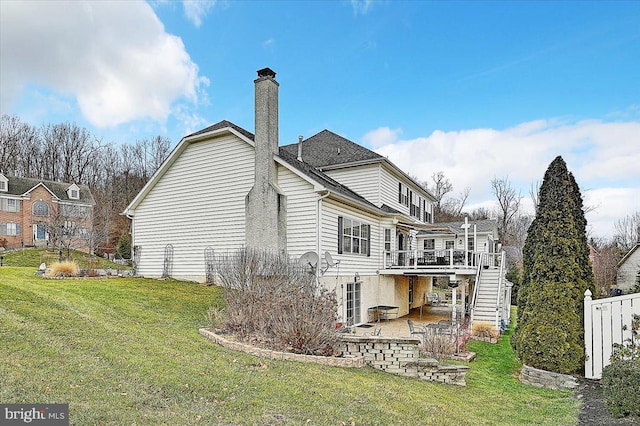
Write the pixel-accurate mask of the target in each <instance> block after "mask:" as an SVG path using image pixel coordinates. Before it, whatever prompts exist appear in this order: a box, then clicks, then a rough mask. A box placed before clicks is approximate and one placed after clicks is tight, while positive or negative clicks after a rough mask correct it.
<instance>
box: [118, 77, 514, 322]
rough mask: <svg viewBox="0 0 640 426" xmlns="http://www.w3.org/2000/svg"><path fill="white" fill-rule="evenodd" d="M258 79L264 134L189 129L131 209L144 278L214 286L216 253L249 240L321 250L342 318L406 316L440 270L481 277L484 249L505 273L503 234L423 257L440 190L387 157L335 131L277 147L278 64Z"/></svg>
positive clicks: (458, 278) (293, 251)
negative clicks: (380, 311)
mask: <svg viewBox="0 0 640 426" xmlns="http://www.w3.org/2000/svg"><path fill="white" fill-rule="evenodd" d="M254 83H255V129H256V134H255V135H253V134H252V133H250V132H248V131H246V130H244V129H242V128H240V127H238V126H236V125H235V124H233V123H230V122H228V121H221V122H219V123H217V124H214V125H212V126H210V127H207V128H205V129H203V130H200V131H198V132H195V133H193V134H190V135H188V136H186V137H184V138H183V139H182V140H181V141H180V142H179V144H178V145H177V146H176V147H175V149H174V150H173V151H172V152H171V154H170V155H169V157H168V158H167V160H166V161H165V162H164V163H163V164H162V166H161V167H160V168H159V169H158V171H157V172H156V173H155V174H154V176H153V177H152V178H151V180H150V181H149V182H148V183H147V185H146V186H145V187H144V188H143V189H142V190H141V192H140V193H139V194H138V195H137V196H136V197H135V198H134V199H133V201H132V202H131V203H130V204H129V206H127V208H126V209H125V211H124V214H125V215H127V216H128V217H129V218H131V219H132V240H133V241H132V246H133V250H134V260H135V267H136V272H137V273H138V274H139V275H143V276H147V277H160V276H172V277H174V278H178V279H186V280H194V281H198V282H205V281H207V279H208V276H207V258H208V256H210V255H211V253H212V252H213V253H218V254H223V253H227V252H234V251H237V250H239V249H242V248H244V247H253V248H262V249H267V250H275V251H278V252H285V253H287V254H288V255H289V256H290V257H291V258H295V259H299V258H301V257H302V256H303V255H304V256H305V258H306V259H314V258H318V259H319V261H318V265H317V268H316V273H317V274H318V275H319V279H320V280H321V282H322V283H323V284H324V285H325V286H327V287H328V288H331V289H336V292H337V295H338V300H339V303H340V306H339V307H338V314H339V315H340V316H341V318H342V321H344V322H346V323H348V324H358V323H361V322H367V321H368V320H369V319H371V318H370V316H369V314H370V313H371V311H372V308H376V307H392V308H397V309H396V312H397V313H398V314H399V315H405V314H407V313H408V312H409V310H410V309H411V308H414V307H419V306H421V305H422V304H423V303H424V301H425V300H426V299H427V296H428V295H429V294H431V293H433V292H434V282H435V277H438V276H447V277H450V278H451V279H452V281H454V282H465V283H467V282H468V281H473V282H476V280H477V279H478V277H479V274H480V271H481V269H482V263H480V262H482V261H483V259H482V257H481V255H480V253H479V252H478V251H477V250H475V248H476V247H482V248H484V249H485V250H484V252H486V253H487V254H491V256H492V257H491V259H489V257H487V258H486V259H485V263H484V264H485V265H489V264H491V265H492V266H491V267H492V269H496V268H495V265H497V264H498V263H499V261H496V260H495V258H496V255H495V254H494V251H495V250H494V248H495V247H494V246H491V247H489V243H490V242H494V243H495V238H496V234H491V236H490V238H489V237H487V239H486V240H482V242H480V240H477V242H476V243H475V245H474V247H472V248H471V249H468V248H466V247H464V246H462V247H459V246H456V247H454V248H453V250H454V251H451V250H450V251H449V253H450V254H451V256H450V257H448V258H447V259H450V261H449V262H447V263H446V264H439V263H437V261H434V262H426V261H419V259H420V258H421V257H422V258H423V259H424V257H425V256H424V255H421V252H423V251H424V247H425V246H424V242H423V241H424V239H425V238H427V237H428V234H425V233H424V232H427V231H428V230H430V229H433V227H434V225H433V224H432V222H433V202H434V197H433V195H432V194H430V193H429V192H427V191H426V190H425V189H424V188H422V187H421V186H420V185H419V184H418V183H417V182H415V181H414V180H413V179H411V178H410V177H409V176H408V175H407V174H406V173H405V172H403V171H402V170H400V169H399V168H398V167H397V166H395V165H394V164H393V163H392V162H390V161H389V160H388V159H387V158H385V157H382V156H381V155H378V154H376V153H375V152H373V151H370V150H369V149H367V148H364V147H362V146H360V145H357V144H355V143H353V142H351V141H349V140H347V139H345V138H343V137H341V136H339V135H337V134H335V133H332V132H330V131H328V130H324V131H322V132H320V133H318V134H316V135H314V136H312V137H310V138H308V139H305V140H303V139H302V138H300V141H299V142H298V143H296V144H292V145H286V146H281V147H278V86H279V84H278V82H277V81H276V80H275V72H273V71H272V70H270V69H269V68H265V69H263V70H260V71H258V79H257V80H255V82H254ZM436 228H438V227H436ZM471 232H473V228H471ZM482 232H484V231H482ZM482 232H478V234H477V237H478V238H480V236H481V235H484V234H482ZM472 235H473V234H472ZM456 241H457V240H456ZM465 241H467V239H465ZM474 241H475V240H474ZM421 244H422V245H421ZM442 247H447V246H446V243H442ZM434 249H435V247H434ZM310 252H311V255H310V254H309V253H310ZM461 254H462V257H461V259H463V262H457V260H458V259H460V255H461ZM439 257H441V256H437V255H436V253H434V259H435V258H439ZM445 257H446V256H445ZM498 257H499V256H498ZM464 259H466V261H464ZM437 260H441V259H437ZM454 260H455V261H454ZM503 264H504V262H503ZM327 268H328V269H327ZM324 269H326V272H325V273H324V274H321V272H320V271H321V270H324ZM497 269H498V270H500V266H498V267H497ZM461 287H463V286H461ZM475 287H476V288H477V286H475ZM465 288H469V287H466V286H465ZM472 292H473V289H471V288H469V290H468V292H467V294H466V296H465V297H464V298H463V300H464V299H466V300H467V302H468V303H470V301H471V298H472V297H473V293H472ZM462 306H463V307H470V305H469V306H466V305H464V304H462ZM493 314H494V317H495V314H496V309H494V311H493ZM499 319H500V318H498V319H497V320H496V321H493V320H492V323H494V324H499Z"/></svg>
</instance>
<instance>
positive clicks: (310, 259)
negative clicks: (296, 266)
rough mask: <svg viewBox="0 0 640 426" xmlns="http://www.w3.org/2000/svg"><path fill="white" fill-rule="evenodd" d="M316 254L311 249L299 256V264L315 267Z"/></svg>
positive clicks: (316, 261)
mask: <svg viewBox="0 0 640 426" xmlns="http://www.w3.org/2000/svg"><path fill="white" fill-rule="evenodd" d="M318 259H319V258H318V255H317V254H316V253H315V252H313V251H308V252H306V253H304V254H303V255H302V256H300V264H301V265H303V266H309V267H310V268H311V269H315V267H316V266H317V265H318Z"/></svg>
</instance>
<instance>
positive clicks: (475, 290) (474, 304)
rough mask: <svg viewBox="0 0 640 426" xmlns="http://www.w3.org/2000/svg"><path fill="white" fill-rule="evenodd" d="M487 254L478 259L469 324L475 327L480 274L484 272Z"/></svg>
mask: <svg viewBox="0 0 640 426" xmlns="http://www.w3.org/2000/svg"><path fill="white" fill-rule="evenodd" d="M484 259H485V254H484V253H480V256H479V258H478V269H477V270H476V282H475V285H474V286H473V296H471V315H470V319H469V324H470V325H473V315H474V313H475V311H476V296H477V295H478V287H480V272H481V271H482V264H483V263H484Z"/></svg>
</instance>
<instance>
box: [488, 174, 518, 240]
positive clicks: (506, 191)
mask: <svg viewBox="0 0 640 426" xmlns="http://www.w3.org/2000/svg"><path fill="white" fill-rule="evenodd" d="M491 192H493V195H495V197H496V199H497V200H498V212H497V213H498V220H499V222H498V231H499V232H500V238H501V239H502V241H503V243H508V238H509V235H508V230H509V224H510V223H511V221H512V220H513V218H514V217H516V215H517V214H518V212H519V210H520V199H521V198H522V196H521V193H520V191H516V189H515V188H514V187H513V186H511V181H509V177H507V176H505V177H502V178H497V177H494V178H493V179H492V180H491Z"/></svg>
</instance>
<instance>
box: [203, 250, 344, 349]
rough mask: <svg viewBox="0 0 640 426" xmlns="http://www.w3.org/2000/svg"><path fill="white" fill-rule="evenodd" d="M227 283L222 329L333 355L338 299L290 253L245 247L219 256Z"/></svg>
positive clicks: (262, 341) (281, 346)
mask: <svg viewBox="0 0 640 426" xmlns="http://www.w3.org/2000/svg"><path fill="white" fill-rule="evenodd" d="M215 269H216V271H217V274H218V279H219V281H220V283H221V284H222V285H223V286H224V288H225V299H226V302H227V311H226V316H225V318H224V320H223V321H221V324H220V328H221V329H222V330H223V331H227V332H231V333H234V334H236V335H237V336H238V337H240V338H242V339H248V340H253V341H257V342H259V343H260V344H262V345H265V346H268V347H271V348H274V349H278V350H288V351H292V352H296V353H305V354H318V355H320V354H322V355H332V354H333V352H334V346H335V343H336V334H335V322H336V318H337V313H336V306H337V299H336V295H335V292H334V291H329V290H327V289H325V288H324V287H322V286H320V285H319V283H318V281H317V279H316V277H315V276H314V275H313V274H310V273H309V272H308V271H306V270H304V269H302V268H300V267H299V266H298V265H297V264H294V263H292V262H291V261H290V259H289V258H288V257H286V256H283V255H279V254H275V253H270V252H265V251H261V250H252V249H244V250H241V251H238V252H236V253H233V254H227V255H222V256H218V257H217V258H216V259H215Z"/></svg>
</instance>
